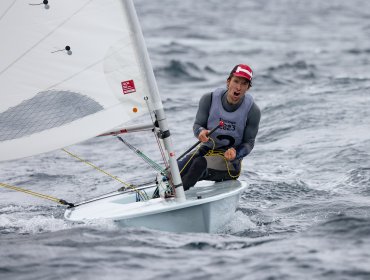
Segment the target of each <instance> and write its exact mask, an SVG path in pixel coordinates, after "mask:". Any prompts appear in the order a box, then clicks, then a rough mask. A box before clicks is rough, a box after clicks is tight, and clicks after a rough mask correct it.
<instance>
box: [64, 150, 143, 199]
mask: <svg viewBox="0 0 370 280" xmlns="http://www.w3.org/2000/svg"><path fill="white" fill-rule="evenodd" d="M62 151H64V152H66V153H67V154H69V155H70V156H71V157H74V158H75V159H77V160H79V161H81V162H83V163H85V164H87V165H89V166H91V167H92V168H94V169H95V170H97V171H99V172H101V173H103V174H105V175H107V176H109V177H111V178H113V179H114V180H116V181H118V182H120V183H121V184H123V185H125V186H126V187H127V188H130V189H132V190H134V191H135V192H137V193H138V194H139V195H141V196H142V197H143V198H144V199H149V198H148V195H147V194H146V193H145V192H141V191H140V190H138V189H136V188H135V186H134V185H131V184H129V183H126V182H124V181H122V180H121V179H120V178H118V177H117V176H113V175H112V174H110V173H108V172H107V171H105V170H103V169H101V168H99V167H97V166H96V165H94V164H92V163H91V162H89V161H87V160H84V159H83V158H80V157H79V156H77V155H75V154H73V153H72V152H70V151H68V150H66V149H62Z"/></svg>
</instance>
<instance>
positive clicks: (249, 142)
mask: <svg viewBox="0 0 370 280" xmlns="http://www.w3.org/2000/svg"><path fill="white" fill-rule="evenodd" d="M260 119H261V111H260V109H259V108H258V106H257V105H256V103H253V105H252V108H251V109H250V111H249V113H248V119H247V123H246V126H245V128H244V135H243V142H242V144H240V145H239V146H238V147H237V148H236V159H242V158H243V157H245V156H247V155H248V154H249V153H250V152H251V151H252V150H253V147H254V142H255V139H256V136H257V133H258V127H259V123H260Z"/></svg>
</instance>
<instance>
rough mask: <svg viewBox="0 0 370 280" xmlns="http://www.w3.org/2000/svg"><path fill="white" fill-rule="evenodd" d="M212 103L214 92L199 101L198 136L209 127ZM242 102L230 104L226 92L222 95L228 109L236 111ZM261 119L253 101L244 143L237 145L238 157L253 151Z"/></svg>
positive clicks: (196, 133)
mask: <svg viewBox="0 0 370 280" xmlns="http://www.w3.org/2000/svg"><path fill="white" fill-rule="evenodd" d="M211 104H212V93H207V94H205V95H203V96H202V98H201V99H200V101H199V108H198V112H197V114H196V117H195V121H194V125H193V131H194V135H195V137H197V138H198V135H199V133H200V132H201V131H202V130H203V129H208V128H207V121H208V115H209V111H210V108H211ZM240 104H241V102H240V103H239V104H229V103H228V102H227V99H226V92H225V93H224V94H223V95H222V106H223V108H224V109H225V110H226V111H228V112H234V111H235V110H237V109H238V108H239V106H240ZM260 119H261V111H260V109H259V108H258V106H257V104H256V103H253V105H252V107H251V109H250V111H249V113H248V118H247V122H246V124H245V128H244V134H243V140H242V143H241V144H240V145H239V146H237V147H235V149H236V159H242V158H243V157H245V156H247V155H248V154H249V153H250V152H251V151H252V149H253V147H254V143H255V139H256V136H257V133H258V127H259V122H260Z"/></svg>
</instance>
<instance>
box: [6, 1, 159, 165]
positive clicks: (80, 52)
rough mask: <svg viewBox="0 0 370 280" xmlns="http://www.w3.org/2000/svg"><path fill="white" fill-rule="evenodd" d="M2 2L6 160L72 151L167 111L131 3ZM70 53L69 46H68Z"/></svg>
mask: <svg viewBox="0 0 370 280" xmlns="http://www.w3.org/2000/svg"><path fill="white" fill-rule="evenodd" d="M40 2H41V0H30V1H10V0H1V2H0V23H1V24H0V38H1V44H0V50H1V52H0V57H1V59H0V161H2V160H11V159H16V158H21V157H26V156H31V155H34V154H39V153H43V152H47V151H51V150H54V149H58V148H61V147H65V146H68V145H71V144H74V143H77V142H81V141H83V140H86V139H89V138H91V137H94V136H96V135H99V134H102V133H104V132H106V131H109V130H111V129H113V128H114V127H117V126H118V125H120V124H122V123H124V122H125V121H128V120H131V119H132V118H135V117H136V116H139V115H142V114H144V113H147V112H148V109H147V104H146V101H145V100H144V97H145V96H148V97H149V102H151V104H152V109H153V110H158V109H162V107H161V106H162V103H161V102H160V98H159V96H158V93H157V91H156V90H152V89H151V88H150V86H149V84H150V83H149V82H150V79H152V78H153V77H152V76H151V75H150V73H149V74H148V72H147V71H148V70H147V68H145V67H144V63H145V61H144V62H143V58H142V54H140V53H138V51H137V49H140V48H137V44H138V43H137V38H136V37H135V36H137V34H135V32H137V31H136V30H134V28H135V27H133V26H131V24H130V20H129V18H128V17H129V16H128V14H127V11H126V9H127V8H126V5H127V3H126V1H118V0H73V1H72V0H63V1H49V4H48V5H44V4H40V5H33V4H39V3H40ZM67 46H68V47H69V48H68V47H67Z"/></svg>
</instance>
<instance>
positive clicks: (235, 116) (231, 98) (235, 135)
mask: <svg viewBox="0 0 370 280" xmlns="http://www.w3.org/2000/svg"><path fill="white" fill-rule="evenodd" d="M252 79H253V71H252V69H251V68H250V67H249V66H248V65H245V64H239V65H236V66H235V67H234V68H233V70H232V71H231V72H230V75H229V77H228V79H227V81H226V88H217V89H216V90H214V91H213V92H211V93H208V94H205V95H203V96H202V98H201V99H200V101H199V108H198V112H197V115H196V118H195V122H194V125H193V130H194V135H195V137H197V138H198V139H199V141H201V142H202V145H201V147H200V149H199V150H198V151H197V152H196V154H195V155H194V156H193V155H192V154H189V155H187V156H186V157H185V158H184V159H183V160H181V161H180V162H179V167H180V172H181V177H182V181H183V185H184V189H185V190H188V189H189V188H190V187H192V186H194V185H195V183H196V182H197V181H200V180H211V181H224V180H233V179H234V180H235V179H237V178H238V177H239V175H240V171H241V162H242V160H243V158H244V157H245V156H247V155H248V154H249V153H250V152H251V151H252V149H253V147H254V142H255V138H256V135H257V132H258V126H259V122H260V118H261V112H260V109H259V108H258V106H257V105H256V103H255V102H254V100H253V97H252V96H251V95H250V94H246V93H247V91H248V90H249V89H250V88H251V86H252ZM220 121H221V122H222V123H223V125H222V127H220V128H219V129H217V130H216V131H215V132H214V133H213V134H212V135H211V136H207V135H208V133H209V132H210V130H212V129H213V128H215V127H216V126H218V125H219V124H220Z"/></svg>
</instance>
